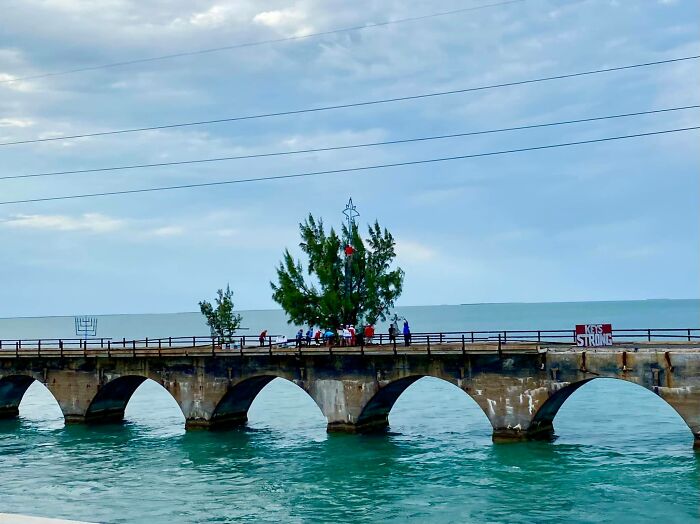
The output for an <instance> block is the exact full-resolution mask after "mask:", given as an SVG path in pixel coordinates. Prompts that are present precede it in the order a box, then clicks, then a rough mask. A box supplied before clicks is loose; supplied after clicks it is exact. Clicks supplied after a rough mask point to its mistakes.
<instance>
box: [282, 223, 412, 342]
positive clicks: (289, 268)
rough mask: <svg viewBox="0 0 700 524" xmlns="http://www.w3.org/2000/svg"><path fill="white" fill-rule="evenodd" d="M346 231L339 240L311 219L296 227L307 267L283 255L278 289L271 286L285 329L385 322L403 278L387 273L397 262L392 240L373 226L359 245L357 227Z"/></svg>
mask: <svg viewBox="0 0 700 524" xmlns="http://www.w3.org/2000/svg"><path fill="white" fill-rule="evenodd" d="M349 227H350V228H351V230H349V228H348V226H345V225H344V226H343V227H342V231H341V234H342V236H338V234H337V233H336V232H335V230H334V229H333V228H331V230H330V231H329V232H328V233H327V232H326V230H325V228H324V225H323V221H322V220H320V219H319V220H318V221H317V220H316V219H315V218H314V217H313V216H312V215H311V214H309V216H308V218H307V219H306V220H305V221H304V222H303V223H301V224H299V231H300V233H301V243H300V244H299V247H300V248H301V250H302V251H303V252H304V254H305V255H306V257H307V259H308V262H307V267H306V269H304V266H303V265H302V263H301V261H299V260H296V261H295V260H294V258H293V257H292V255H291V254H290V253H289V250H285V252H284V255H283V259H282V261H281V262H280V265H279V266H278V268H277V283H276V284H275V283H273V282H271V283H270V285H271V286H272V291H273V294H272V298H273V299H274V300H275V302H277V303H278V304H279V305H280V306H282V308H283V309H284V311H285V312H286V313H287V316H288V318H289V322H290V323H296V324H301V325H316V326H322V327H325V328H332V329H336V328H338V327H339V326H341V325H344V324H354V325H356V324H359V323H360V322H365V323H372V324H374V323H375V322H376V321H377V320H378V319H381V320H385V319H386V315H387V313H388V311H389V309H390V308H391V307H393V305H394V301H395V300H396V299H397V298H398V296H399V295H400V294H401V290H402V288H403V278H404V272H403V270H402V269H401V268H398V267H397V268H395V269H392V268H391V265H392V262H393V260H394V258H395V257H396V252H395V245H396V243H395V242H394V237H393V236H392V235H391V233H389V231H387V229H384V230H382V229H381V228H380V227H379V223H378V222H376V221H375V223H374V225H371V226H369V228H368V234H369V236H368V237H367V239H366V240H364V241H363V239H362V238H361V237H360V234H359V231H358V228H357V226H355V225H354V224H353V225H351V226H349ZM307 276H308V277H309V278H306V277H307Z"/></svg>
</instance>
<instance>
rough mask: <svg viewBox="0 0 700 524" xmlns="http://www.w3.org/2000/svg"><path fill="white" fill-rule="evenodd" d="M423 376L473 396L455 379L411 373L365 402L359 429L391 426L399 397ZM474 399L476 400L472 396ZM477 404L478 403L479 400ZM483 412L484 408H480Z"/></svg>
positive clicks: (377, 429)
mask: <svg viewBox="0 0 700 524" xmlns="http://www.w3.org/2000/svg"><path fill="white" fill-rule="evenodd" d="M423 378H432V379H437V380H439V381H440V382H443V383H446V384H451V385H452V386H453V387H455V388H457V389H459V390H460V391H462V392H463V393H464V394H465V395H466V396H468V397H470V398H472V397H471V395H469V393H468V392H467V391H465V390H464V389H463V388H461V387H459V385H458V384H457V383H456V382H455V381H454V380H450V379H447V378H444V377H440V376H435V375H410V376H407V377H402V378H399V379H397V380H394V381H392V382H389V383H388V384H386V385H384V386H382V387H381V388H380V389H379V390H378V391H377V392H376V393H375V394H374V395H373V396H372V397H371V398H370V400H369V401H368V402H367V403H366V404H365V406H364V408H363V409H362V411H361V413H360V416H359V417H358V419H357V422H356V425H357V431H358V432H362V433H366V432H374V431H382V430H384V429H386V428H387V427H388V426H389V415H390V412H391V410H392V409H393V407H394V405H395V404H396V402H397V401H398V399H399V397H401V395H403V394H404V392H405V391H406V390H407V389H408V388H409V387H411V386H412V385H413V384H415V383H416V382H418V381H419V380H421V379H423ZM472 400H474V399H473V398H472ZM475 404H477V405H478V403H477V402H475ZM479 411H480V412H483V410H479Z"/></svg>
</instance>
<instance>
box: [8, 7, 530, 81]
mask: <svg viewBox="0 0 700 524" xmlns="http://www.w3.org/2000/svg"><path fill="white" fill-rule="evenodd" d="M526 1H527V0H508V1H506V2H496V3H492V4H484V5H477V6H472V7H463V8H461V9H453V10H452V11H441V12H438V13H430V14H426V15H419V16H411V17H408V18H399V19H396V20H385V21H383V22H371V23H367V24H365V25H357V26H352V27H342V28H338V29H331V30H329V31H321V32H318V33H310V34H307V35H298V36H290V37H285V38H274V39H271V40H258V41H255V42H244V43H240V44H233V45H227V46H221V47H210V48H208V49H198V50H196V51H183V52H181V53H173V54H169V55H160V56H152V57H147V58H137V59H134V60H124V61H121V62H111V63H108V64H99V65H94V66H88V67H80V68H76V69H68V70H65V71H54V72H52V73H41V74H37V75H30V76H23V77H19V78H12V79H9V80H0V84H4V83H10V82H21V81H23V80H35V79H39V78H48V77H52V76H65V75H71V74H74V73H84V72H86V71H96V70H99V69H109V68H113V67H123V66H129V65H135V64H144V63H148V62H158V61H161V60H170V59H172V58H182V57H185V56H197V55H204V54H209V53H217V52H219V51H230V50H233V49H242V48H245V47H257V46H261V45H267V44H278V43H282V42H293V41H298V40H305V39H309V38H316V37H319V36H327V35H332V34H336V33H349V32H353V31H362V30H363V29H372V28H375V27H384V26H388V25H394V24H403V23H405V22H417V21H419V20H427V19H429V18H437V17H440V16H449V15H457V14H461V13H466V12H469V11H478V10H480V9H488V8H491V7H501V6H505V5H509V4H517V3H522V2H526Z"/></svg>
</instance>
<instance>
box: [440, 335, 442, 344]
mask: <svg viewBox="0 0 700 524" xmlns="http://www.w3.org/2000/svg"><path fill="white" fill-rule="evenodd" d="M440 344H442V333H440Z"/></svg>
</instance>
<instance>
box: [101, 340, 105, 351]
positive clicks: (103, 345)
mask: <svg viewBox="0 0 700 524" xmlns="http://www.w3.org/2000/svg"><path fill="white" fill-rule="evenodd" d="M104 347H105V339H104V338H101V339H100V349H104Z"/></svg>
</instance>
